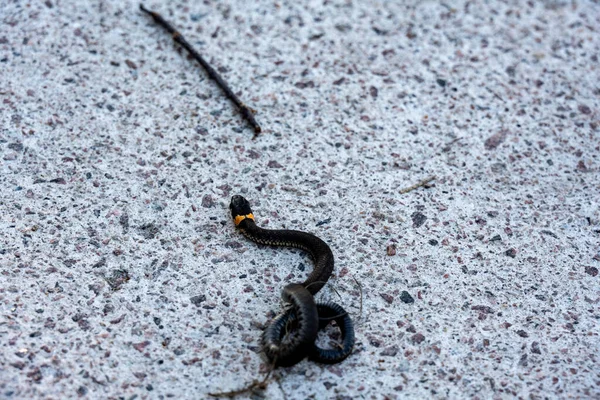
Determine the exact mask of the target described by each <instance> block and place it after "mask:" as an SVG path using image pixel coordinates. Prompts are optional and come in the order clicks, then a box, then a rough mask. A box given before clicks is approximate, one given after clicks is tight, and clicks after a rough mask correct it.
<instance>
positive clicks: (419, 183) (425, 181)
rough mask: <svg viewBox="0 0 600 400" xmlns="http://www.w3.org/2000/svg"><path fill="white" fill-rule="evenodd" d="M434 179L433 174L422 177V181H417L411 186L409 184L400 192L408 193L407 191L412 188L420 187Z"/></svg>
mask: <svg viewBox="0 0 600 400" xmlns="http://www.w3.org/2000/svg"><path fill="white" fill-rule="evenodd" d="M434 179H435V175H434V176H430V177H429V178H426V179H423V180H422V181H420V182H417V183H415V184H414V185H412V186H409V187H407V188H405V189H402V190H400V194H405V193H408V192H410V191H413V190H415V189H417V188H420V187H421V186H427V184H428V183H429V182H431V181H432V180H434Z"/></svg>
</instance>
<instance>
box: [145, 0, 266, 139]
mask: <svg viewBox="0 0 600 400" xmlns="http://www.w3.org/2000/svg"><path fill="white" fill-rule="evenodd" d="M140 10H142V11H143V12H145V13H146V14H148V15H150V16H151V17H152V18H153V19H154V21H156V22H157V23H158V24H159V25H160V26H162V27H163V28H165V29H166V30H167V31H168V32H169V33H170V34H171V35H172V36H173V40H174V41H175V42H177V43H179V44H180V45H182V46H183V47H184V48H185V49H186V50H187V51H188V53H190V54H191V55H192V57H194V59H196V61H198V62H199V63H200V65H202V67H203V68H204V70H205V71H206V73H207V74H208V76H209V78H210V79H212V80H214V81H215V82H217V85H219V87H220V88H221V90H223V92H224V93H225V95H226V96H227V97H228V98H229V100H231V101H232V102H233V103H234V104H235V105H236V106H237V107H238V109H239V110H240V113H241V114H242V116H243V117H244V118H245V119H246V121H248V123H249V124H250V126H252V129H254V137H256V136H258V134H259V133H260V132H261V128H260V125H258V122H256V120H255V119H254V113H253V111H252V109H251V108H250V107H248V106H247V105H245V104H244V103H243V102H242V101H241V100H240V99H239V98H238V97H237V96H236V95H235V93H233V91H232V90H231V88H230V87H229V86H227V82H225V80H224V79H223V78H222V77H221V75H219V73H218V72H217V71H215V69H214V68H213V67H211V66H210V64H208V62H206V60H205V59H204V58H202V56H201V55H200V53H198V52H197V51H196V50H194V48H193V47H192V45H191V44H189V43H188V41H187V40H185V38H184V37H183V36H182V35H181V33H179V32H178V31H177V29H175V28H174V27H173V26H172V25H171V24H169V23H168V22H167V21H166V20H165V19H164V18H163V17H162V16H161V15H160V14H159V13H157V12H154V11H150V10H148V9H147V8H146V7H144V6H143V5H142V4H140Z"/></svg>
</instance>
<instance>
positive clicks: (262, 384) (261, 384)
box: [208, 358, 277, 397]
mask: <svg viewBox="0 0 600 400" xmlns="http://www.w3.org/2000/svg"><path fill="white" fill-rule="evenodd" d="M276 362H277V358H275V359H274V360H273V362H272V363H271V365H270V368H269V371H268V372H267V375H266V376H265V378H264V379H263V380H262V381H258V380H256V379H255V380H253V381H252V383H250V384H249V385H246V386H245V387H243V388H241V389H237V390H232V391H230V392H217V393H209V394H208V395H209V396H212V397H235V396H238V395H240V394H244V393H247V392H253V391H254V390H255V389H266V388H267V379H269V377H270V376H271V372H273V370H274V369H275V363H276Z"/></svg>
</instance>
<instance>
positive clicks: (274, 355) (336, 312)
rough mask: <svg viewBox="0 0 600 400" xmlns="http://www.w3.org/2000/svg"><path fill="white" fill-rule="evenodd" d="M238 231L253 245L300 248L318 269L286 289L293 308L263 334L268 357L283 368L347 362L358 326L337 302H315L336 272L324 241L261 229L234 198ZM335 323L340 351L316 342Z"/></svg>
mask: <svg viewBox="0 0 600 400" xmlns="http://www.w3.org/2000/svg"><path fill="white" fill-rule="evenodd" d="M229 208H230V210H231V216H232V218H233V221H234V223H235V225H236V227H237V228H238V230H239V231H240V232H241V233H242V234H243V235H244V236H245V237H247V238H248V239H250V240H252V241H253V242H256V243H259V244H264V245H269V246H284V247H294V248H299V249H302V250H304V251H306V252H308V253H309V254H310V255H311V257H312V259H313V262H314V269H313V271H312V272H311V273H310V274H309V276H308V278H307V279H306V280H305V281H304V282H303V283H302V284H290V285H287V286H286V287H285V288H284V289H283V291H282V299H283V301H284V302H286V303H290V304H291V307H290V308H289V309H288V310H287V311H286V312H284V313H283V314H281V315H279V316H277V317H276V318H275V319H273V321H271V323H270V324H269V325H268V327H267V329H266V330H265V332H264V333H263V337H262V346H263V351H264V352H265V354H266V355H267V357H268V358H269V359H270V360H271V361H272V362H274V363H275V364H276V365H280V366H291V365H294V364H296V363H298V362H299V361H301V360H302V359H303V358H304V357H306V356H309V358H311V359H313V360H315V361H318V362H322V363H329V364H332V363H336V362H339V361H341V360H343V359H344V358H346V357H347V356H348V355H349V354H350V353H351V352H352V347H353V346H354V327H353V325H352V320H351V319H350V316H349V315H348V313H347V312H346V311H344V309H343V308H342V307H341V306H339V305H337V304H335V303H318V304H317V303H315V301H314V298H313V296H314V295H316V294H317V293H318V292H319V290H321V288H322V287H323V286H324V285H325V283H326V282H327V281H328V280H329V277H330V276H331V273H332V272H333V265H334V260H333V253H332V252H331V249H330V248H329V246H328V245H327V243H325V242H324V241H323V240H321V239H319V238H318V237H316V236H315V235H312V234H310V233H306V232H301V231H296V230H289V229H263V228H260V227H259V226H257V225H256V223H255V222H254V214H253V213H252V209H251V207H250V203H249V202H248V200H246V199H245V198H244V197H242V196H239V195H235V196H233V197H232V198H231V203H230V205H229ZM331 320H335V321H336V323H337V324H338V326H339V328H340V331H341V332H342V344H341V346H340V348H338V349H331V350H323V349H320V348H318V347H317V346H316V345H315V344H314V343H315V340H316V338H317V332H318V330H319V329H321V328H323V327H324V326H326V325H327V324H328V323H329V322H330V321H331Z"/></svg>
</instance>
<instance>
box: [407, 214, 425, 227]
mask: <svg viewBox="0 0 600 400" xmlns="http://www.w3.org/2000/svg"><path fill="white" fill-rule="evenodd" d="M411 218H412V221H413V228H418V227H420V226H421V225H423V224H424V223H425V221H427V217H426V216H425V215H424V214H422V213H421V212H419V211H416V212H414V213H413V214H412V215H411Z"/></svg>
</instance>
